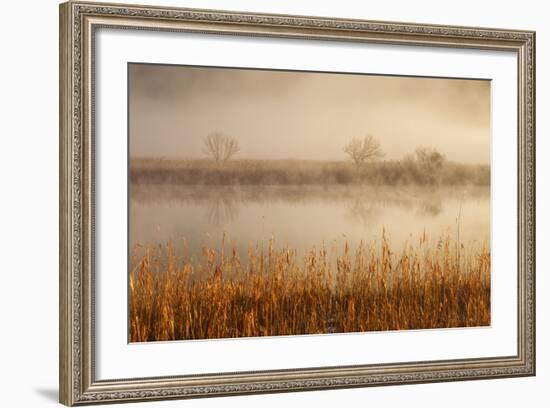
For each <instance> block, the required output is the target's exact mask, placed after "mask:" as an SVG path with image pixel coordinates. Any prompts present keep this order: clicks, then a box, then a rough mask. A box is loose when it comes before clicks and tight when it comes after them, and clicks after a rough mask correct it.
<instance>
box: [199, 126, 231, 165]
mask: <svg viewBox="0 0 550 408" xmlns="http://www.w3.org/2000/svg"><path fill="white" fill-rule="evenodd" d="M239 150H240V148H239V142H238V141H237V139H235V138H234V137H231V136H227V135H224V134H222V133H219V132H214V133H210V134H209V135H208V136H207V137H206V138H205V139H204V154H206V155H208V156H210V157H212V159H214V161H215V162H216V163H219V162H225V161H228V160H230V159H231V158H232V157H233V156H235V155H236V154H237V153H238V152H239Z"/></svg>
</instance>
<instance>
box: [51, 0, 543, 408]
mask: <svg viewBox="0 0 550 408" xmlns="http://www.w3.org/2000/svg"><path fill="white" fill-rule="evenodd" d="M534 84H535V33H534V32H532V31H517V30H506V29H489V28H469V27H455V26H435V25H422V24H413V23H394V22H391V23H390V22H375V21H362V20H345V19H332V18H319V17H305V16H287V15H265V14H249V13H240V12H230V11H212V10H196V9H178V8H165V7H149V6H135V5H120V4H119V5H106V4H96V3H89V2H68V3H64V4H62V5H61V6H60V237H61V238H60V400H61V402H62V403H64V404H66V405H79V404H90V403H107V402H129V401H145V400H153V399H169V398H192V397H204V396H220V395H233V394H251V393H264V392H281V391H301V390H315V389H329V388H344V387H361V386H373V385H390V384H407V383H423V382H434V381H451V380H467V379H481V378H502V377H513V376H529V375H534V374H535V262H534V260H535V86H534Z"/></svg>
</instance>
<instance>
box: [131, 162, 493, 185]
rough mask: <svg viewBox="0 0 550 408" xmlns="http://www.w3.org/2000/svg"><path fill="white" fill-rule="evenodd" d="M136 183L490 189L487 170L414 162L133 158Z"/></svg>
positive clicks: (467, 166)
mask: <svg viewBox="0 0 550 408" xmlns="http://www.w3.org/2000/svg"><path fill="white" fill-rule="evenodd" d="M130 180H131V182H132V183H141V184H144V183H148V184H168V183H171V184H186V185H329V184H341V185H354V184H370V185H449V186H455V185H475V186H487V185H489V184H490V167H489V166H488V165H467V164H461V163H454V162H445V163H444V164H443V166H442V167H441V168H439V169H437V170H436V171H433V170H430V171H428V170H427V169H426V168H425V167H424V166H422V165H421V164H420V163H418V162H417V161H415V160H400V161H384V162H378V163H368V164H366V165H364V166H363V167H362V168H361V169H359V170H358V169H357V168H356V167H355V166H354V165H353V164H352V163H349V162H325V161H306V160H232V161H228V162H225V163H215V162H214V161H211V160H156V159H136V158H134V159H131V161H130Z"/></svg>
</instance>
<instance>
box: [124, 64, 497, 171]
mask: <svg viewBox="0 0 550 408" xmlns="http://www.w3.org/2000/svg"><path fill="white" fill-rule="evenodd" d="M128 92H129V95H128V96H129V98H128V99H129V132H130V138H129V139H130V141H129V142H130V156H131V158H165V159H201V158H207V156H206V155H205V154H204V152H203V143H204V138H205V137H206V136H207V135H208V134H209V133H212V132H221V133H223V134H226V135H229V136H232V137H234V138H236V139H237V140H238V141H239V144H240V152H239V154H237V155H236V156H235V159H265V160H284V159H292V160H316V161H343V160H347V159H348V157H347V156H346V154H345V153H344V152H343V147H344V145H345V144H346V143H348V142H349V141H350V140H351V139H353V138H363V137H364V136H366V135H367V134H371V135H373V136H374V137H375V138H377V139H378V140H379V141H380V145H381V148H382V150H383V152H384V153H385V157H384V159H385V160H400V159H402V158H403V157H404V156H405V155H407V154H410V153H413V152H414V151H415V149H416V148H417V147H421V146H422V147H430V148H432V147H433V148H436V149H438V150H440V151H441V152H442V153H443V154H444V155H445V156H446V157H447V159H448V160H450V161H456V162H463V163H471V164H489V163H490V122H491V120H490V93H491V83H490V81H488V80H467V79H447V78H419V77H403V76H379V75H367V74H335V73H313V72H296V71H271V70H255V69H234V68H210V67H188V66H172V65H153V64H134V63H133V64H130V66H129V89H128Z"/></svg>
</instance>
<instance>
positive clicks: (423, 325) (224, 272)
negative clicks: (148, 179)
mask: <svg viewBox="0 0 550 408" xmlns="http://www.w3.org/2000/svg"><path fill="white" fill-rule="evenodd" d="M490 264H491V257H490V252H489V250H488V249H487V246H486V245H482V246H480V247H479V248H478V249H477V250H476V249H474V247H473V246H472V247H471V248H469V249H465V248H464V246H463V245H462V244H461V245H456V242H452V241H451V239H450V238H446V239H440V240H439V241H438V242H437V243H433V245H431V244H430V243H429V241H428V239H427V237H426V235H425V234H423V235H422V236H421V237H420V239H419V240H418V241H417V242H416V243H415V245H407V246H406V247H405V248H404V249H403V250H402V251H401V252H400V253H399V254H395V253H392V252H391V250H390V243H389V242H388V240H387V239H386V238H385V237H383V238H382V240H381V242H379V243H376V242H370V243H368V244H364V243H361V244H360V245H359V246H358V247H357V248H356V249H355V250H353V251H352V250H351V249H350V247H349V245H348V244H345V245H344V247H343V248H342V249H341V251H340V253H339V254H338V255H337V258H336V259H330V256H329V255H328V252H327V250H326V249H324V248H321V249H319V250H315V249H312V250H311V251H309V253H307V255H306V256H305V257H303V258H300V257H298V256H297V255H296V251H294V250H292V249H288V248H283V249H276V248H275V245H274V244H273V241H271V242H270V244H269V246H268V247H267V249H265V250H261V249H256V250H252V249H249V250H248V254H247V260H246V262H242V261H241V259H240V257H239V254H238V252H237V251H236V250H235V249H231V250H230V251H226V250H225V248H224V246H223V245H222V247H221V248H220V249H219V250H218V251H216V250H214V249H211V248H204V249H203V259H202V261H201V262H199V263H198V264H192V263H190V262H185V261H180V260H178V259H177V258H176V257H175V255H174V254H173V251H172V250H171V249H170V247H169V246H167V247H166V248H165V249H163V250H158V249H157V250H148V251H147V252H146V254H145V255H144V256H143V257H141V258H140V259H137V260H135V261H134V266H133V269H132V270H131V273H130V320H129V325H130V327H129V337H130V341H131V342H145V341H160V340H183V339H214V338H229V337H255V336H277V335H298V334H315V333H344V332H364V331H376V330H406V329H430V328H444V327H472V326H486V325H489V324H490Z"/></svg>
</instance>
